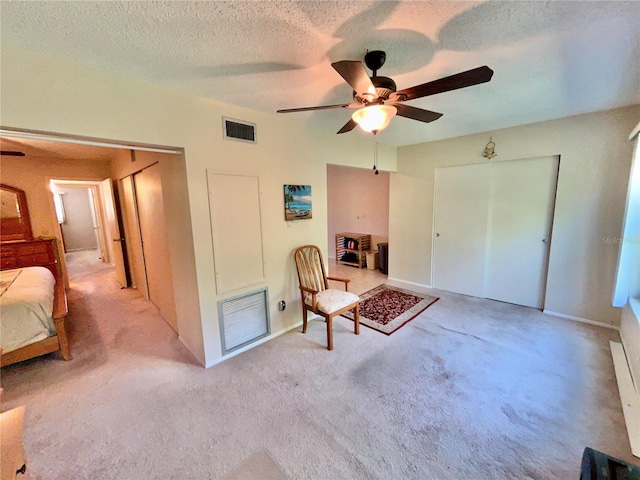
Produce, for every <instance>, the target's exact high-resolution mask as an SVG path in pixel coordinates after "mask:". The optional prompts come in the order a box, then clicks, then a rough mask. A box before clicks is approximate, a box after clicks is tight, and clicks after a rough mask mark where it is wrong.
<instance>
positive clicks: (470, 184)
mask: <svg viewBox="0 0 640 480" xmlns="http://www.w3.org/2000/svg"><path fill="white" fill-rule="evenodd" d="M490 174H491V164H488V163H484V164H477V165H463V166H456V167H442V168H437V169H436V178H435V199H434V229H433V231H434V238H433V280H432V284H433V286H434V287H435V288H439V289H442V290H448V291H451V292H456V293H463V294H465V295H473V296H476V297H480V296H482V289H483V282H484V263H485V257H484V255H485V250H486V237H487V217H488V208H489V185H490V182H489V179H490Z"/></svg>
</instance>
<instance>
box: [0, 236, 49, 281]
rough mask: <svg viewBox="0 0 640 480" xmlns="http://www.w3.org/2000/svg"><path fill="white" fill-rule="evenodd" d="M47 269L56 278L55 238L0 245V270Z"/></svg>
mask: <svg viewBox="0 0 640 480" xmlns="http://www.w3.org/2000/svg"><path fill="white" fill-rule="evenodd" d="M34 265H41V266H43V267H47V268H48V269H49V270H51V273H53V276H54V277H56V278H58V276H59V272H58V260H57V257H56V239H55V238H37V239H34V240H24V241H15V242H2V244H0V269H2V270H8V269H11V268H21V267H33V266H34Z"/></svg>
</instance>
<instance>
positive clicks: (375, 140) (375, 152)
mask: <svg viewBox="0 0 640 480" xmlns="http://www.w3.org/2000/svg"><path fill="white" fill-rule="evenodd" d="M376 133H378V131H377V130H374V131H373V171H374V172H376V175H378V174H379V173H380V172H378V137H376Z"/></svg>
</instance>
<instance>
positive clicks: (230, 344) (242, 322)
mask: <svg viewBox="0 0 640 480" xmlns="http://www.w3.org/2000/svg"><path fill="white" fill-rule="evenodd" d="M268 299H269V295H268V289H267V288H261V289H260V290H255V291H253V292H249V293H244V294H242V295H238V296H235V297H231V298H227V299H225V300H221V301H219V302H218V317H219V318H220V332H221V336H220V338H221V342H222V353H223V354H227V353H230V352H232V351H234V350H237V349H238V348H242V347H244V346H245V345H249V344H250V343H253V342H255V341H256V340H259V339H261V338H263V337H266V336H267V335H269V334H270V333H271V321H270V319H269V300H268Z"/></svg>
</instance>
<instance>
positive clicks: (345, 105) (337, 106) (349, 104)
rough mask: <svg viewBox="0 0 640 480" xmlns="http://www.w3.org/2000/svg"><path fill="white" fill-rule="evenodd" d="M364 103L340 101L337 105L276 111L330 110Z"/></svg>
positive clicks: (358, 106) (277, 111) (354, 106)
mask: <svg viewBox="0 0 640 480" xmlns="http://www.w3.org/2000/svg"><path fill="white" fill-rule="evenodd" d="M360 107H362V105H358V104H357V103H340V104H337V105H321V106H318V107H301V108H284V109H282V110H276V113H292V112H308V111H311V110H328V109H330V108H360Z"/></svg>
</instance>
